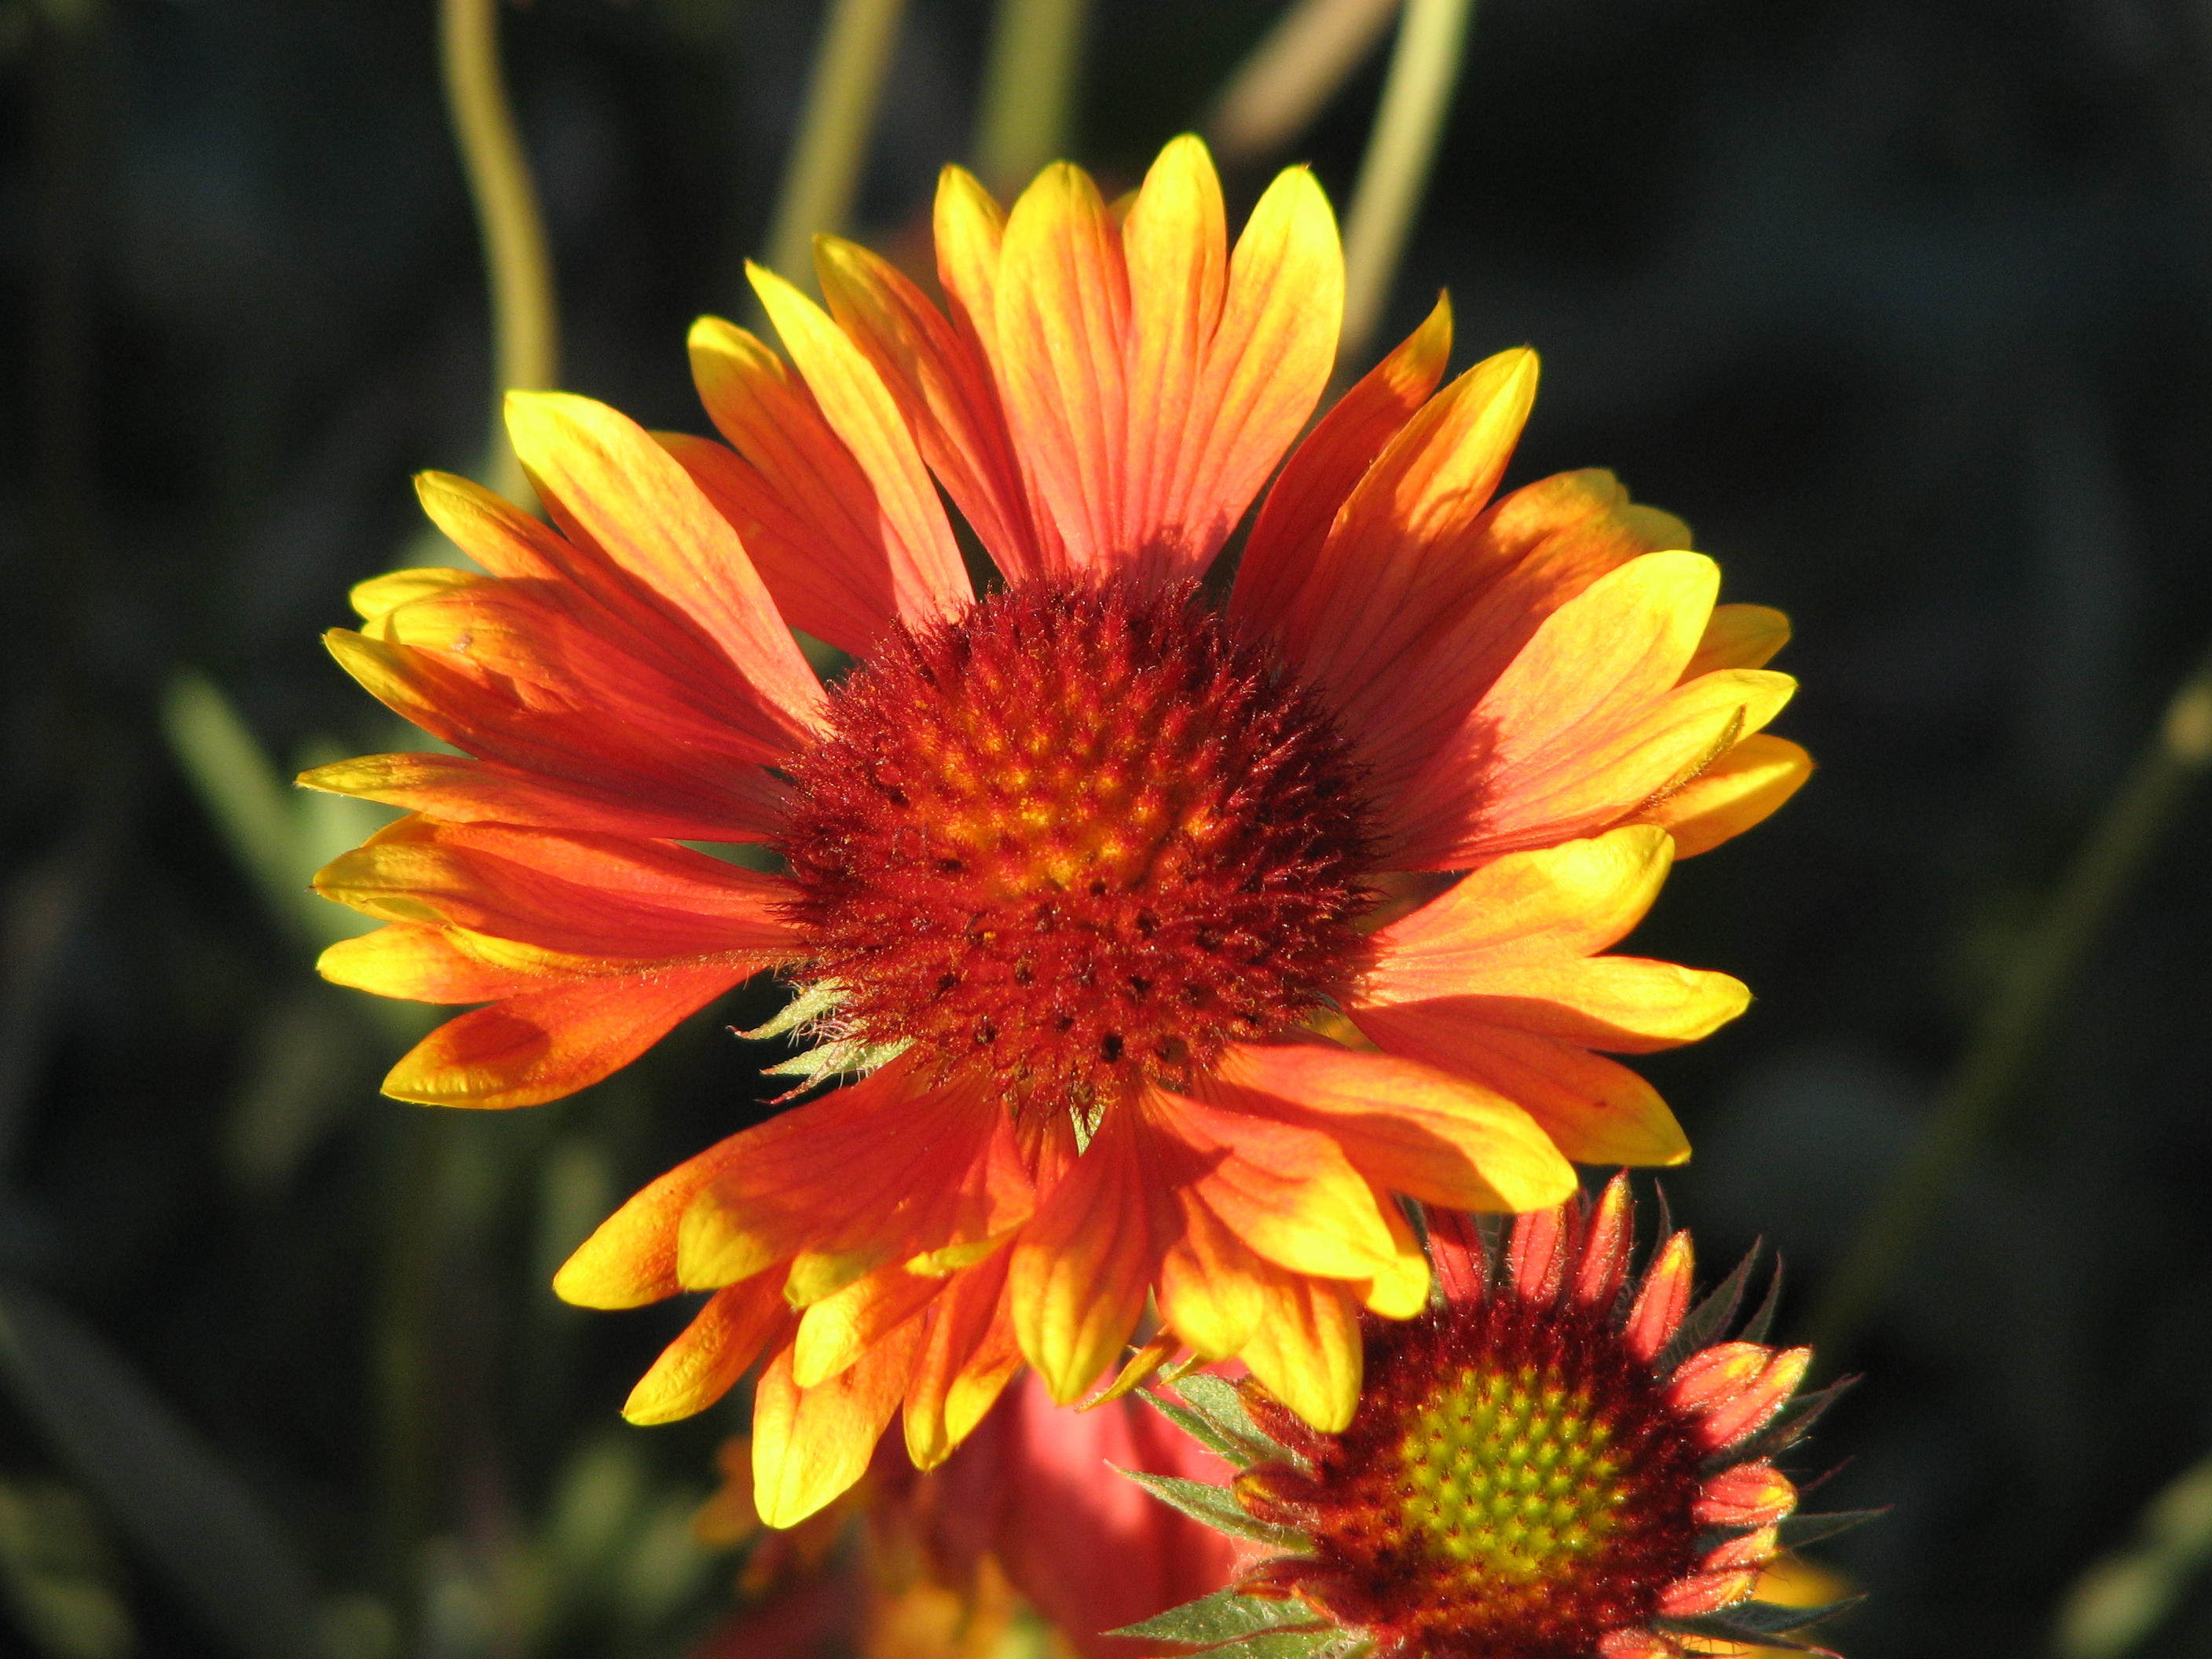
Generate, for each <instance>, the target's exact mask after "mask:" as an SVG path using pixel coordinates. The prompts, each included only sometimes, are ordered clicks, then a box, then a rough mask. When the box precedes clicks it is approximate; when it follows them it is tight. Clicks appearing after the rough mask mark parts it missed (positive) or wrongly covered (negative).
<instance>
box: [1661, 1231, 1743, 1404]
mask: <svg viewBox="0 0 2212 1659" xmlns="http://www.w3.org/2000/svg"><path fill="white" fill-rule="evenodd" d="M1758 1258H1759V1247H1758V1246H1757V1245H1755V1244H1754V1245H1753V1246H1752V1249H1751V1253H1750V1254H1749V1255H1746V1256H1745V1257H1744V1259H1743V1260H1742V1261H1739V1262H1737V1263H1736V1264H1735V1272H1733V1273H1730V1274H1729V1276H1728V1277H1727V1278H1726V1279H1723V1280H1721V1282H1720V1283H1719V1284H1717V1285H1714V1286H1713V1288H1712V1291H1711V1294H1710V1295H1708V1296H1706V1297H1705V1298H1704V1300H1702V1301H1700V1302H1699V1304H1697V1305H1696V1306H1695V1307H1693V1308H1692V1309H1691V1310H1689V1312H1687V1313H1686V1314H1684V1315H1683V1316H1682V1322H1681V1323H1680V1325H1677V1326H1676V1327H1675V1328H1674V1335H1673V1336H1671V1337H1669V1338H1668V1340H1667V1346H1665V1347H1663V1348H1662V1349H1661V1350H1660V1351H1659V1357H1658V1358H1656V1359H1655V1360H1653V1361H1652V1362H1651V1374H1652V1375H1653V1376H1673V1375H1674V1368H1675V1367H1676V1366H1677V1365H1679V1364H1681V1363H1682V1362H1683V1361H1684V1360H1685V1359H1687V1358H1689V1357H1690V1356H1691V1355H1692V1354H1693V1353H1695V1352H1698V1350H1699V1349H1700V1348H1709V1347H1711V1346H1712V1345H1713V1344H1714V1343H1715V1342H1717V1341H1718V1340H1720V1338H1721V1334H1722V1333H1723V1331H1725V1330H1727V1328H1728V1325H1729V1321H1730V1320H1732V1319H1734V1318H1735V1310H1737V1309H1738V1308H1740V1307H1741V1306H1742V1305H1743V1287H1744V1286H1745V1285H1747V1283H1749V1282H1750V1279H1751V1264H1752V1263H1753V1261H1757V1260H1758Z"/></svg>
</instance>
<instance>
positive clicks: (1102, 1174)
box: [1007, 1109, 1173, 1406]
mask: <svg viewBox="0 0 2212 1659" xmlns="http://www.w3.org/2000/svg"><path fill="white" fill-rule="evenodd" d="M1147 1138H1148V1137H1147V1134H1146V1131H1145V1130H1144V1129H1143V1128H1142V1127H1141V1126H1140V1124H1139V1117H1138V1114H1137V1113H1136V1112H1134V1111H1131V1110H1118V1111H1117V1110H1110V1109H1109V1111H1108V1112H1107V1113H1106V1114H1105V1116H1104V1119H1103V1121H1101V1123H1100V1124H1099V1126H1098V1130H1097V1133H1096V1134H1094V1135H1092V1136H1091V1144H1090V1146H1087V1147H1085V1149H1084V1152H1083V1155H1082V1157H1080V1158H1077V1159H1076V1160H1075V1162H1074V1164H1073V1165H1072V1166H1070V1168H1069V1169H1068V1170H1067V1171H1066V1174H1065V1175H1064V1176H1062V1177H1061V1178H1060V1181H1059V1182H1058V1184H1057V1185H1056V1186H1054V1188H1052V1190H1051V1191H1050V1193H1049V1194H1048V1195H1047V1196H1046V1198H1045V1199H1044V1201H1043V1202H1042V1204H1041V1205H1040V1206H1038V1209H1037V1212H1036V1216H1035V1218H1032V1219H1031V1221H1030V1224H1029V1225H1028V1226H1026V1227H1025V1228H1024V1229H1023V1230H1022V1236H1021V1237H1020V1238H1019V1239H1018V1240H1017V1241H1016V1242H1015V1243H1014V1247H1013V1259H1012V1264H1011V1267H1010V1270H1009V1274H1008V1282H1007V1296H1008V1298H1009V1301H1010V1304H1011V1305H1012V1311H1013V1323H1014V1332H1015V1334H1016V1336H1017V1337H1018V1339H1019V1340H1020V1342H1021V1346H1022V1352H1023V1353H1024V1355H1025V1356H1026V1357H1027V1358H1028V1359H1029V1362H1030V1364H1032V1365H1034V1366H1036V1369H1037V1374H1038V1375H1039V1376H1042V1378H1043V1379H1044V1383H1045V1387H1046V1388H1047V1389H1049V1390H1050V1392H1051V1394H1052V1397H1053V1398H1054V1400H1055V1401H1059V1402H1060V1404H1061V1405H1064V1406H1065V1405H1073V1403H1074V1402H1075V1401H1078V1400H1080V1399H1081V1398H1082V1397H1083V1396H1084V1395H1085V1394H1086V1393H1088V1392H1089V1391H1090V1389H1091V1383H1093V1382H1095V1381H1096V1380H1097V1377H1098V1375H1099V1373H1100V1372H1102V1371H1103V1370H1105V1369H1106V1367H1107V1366H1108V1365H1109V1364H1110V1363H1112V1361H1113V1360H1114V1358H1115V1357H1116V1356H1117V1355H1118V1354H1119V1353H1120V1352H1121V1345H1122V1344H1123V1343H1124V1342H1125V1341H1127V1340H1128V1336H1129V1333H1130V1331H1131V1330H1133V1328H1135V1326H1136V1323H1137V1316H1138V1315H1139V1314H1140V1313H1141V1312H1143V1310H1144V1305H1145V1293H1146V1291H1147V1289H1149V1288H1150V1286H1151V1284H1152V1279H1153V1276H1154V1273H1155V1271H1156V1269H1157V1267H1158V1261H1159V1255H1160V1251H1161V1249H1162V1247H1163V1244H1164V1241H1165V1238H1166V1237H1168V1236H1169V1233H1170V1229H1171V1227H1172V1225H1173V1224H1172V1219H1171V1218H1170V1217H1169V1216H1168V1215H1167V1214H1166V1213H1165V1209H1166V1203H1167V1200H1166V1194H1165V1190H1164V1187H1163V1186H1162V1185H1161V1182H1160V1180H1159V1177H1158V1175H1157V1174H1156V1172H1155V1170H1153V1169H1152V1167H1151V1166H1152V1162H1153V1158H1154V1156H1155V1154H1153V1153H1152V1150H1151V1149H1150V1148H1148V1147H1147V1146H1146V1144H1145V1142H1146V1139H1147Z"/></svg>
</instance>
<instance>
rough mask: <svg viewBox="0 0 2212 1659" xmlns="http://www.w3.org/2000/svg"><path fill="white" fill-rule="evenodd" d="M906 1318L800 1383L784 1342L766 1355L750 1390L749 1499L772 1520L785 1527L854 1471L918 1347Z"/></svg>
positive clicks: (887, 1416)
mask: <svg viewBox="0 0 2212 1659" xmlns="http://www.w3.org/2000/svg"><path fill="white" fill-rule="evenodd" d="M920 1348H921V1326H920V1323H919V1322H915V1321H909V1322H908V1323H907V1324H905V1325H903V1326H902V1327H901V1328H899V1329H898V1330H897V1331H896V1332H895V1333H894V1334H892V1335H891V1337H890V1339H889V1340H886V1341H884V1342H881V1343H878V1345H877V1346H875V1347H873V1348H872V1349H870V1350H869V1351H868V1352H867V1353H866V1355H865V1356H864V1357H863V1358H861V1359H860V1362H859V1363H858V1364H855V1365H853V1366H852V1367H850V1368H849V1369H848V1370H843V1371H840V1372H839V1373H838V1374H837V1375H836V1376H833V1377H831V1378H830V1379H829V1381H828V1382H826V1383H819V1384H817V1386H815V1387H813V1388H811V1389H802V1388H800V1387H799V1385H798V1383H796V1382H794V1381H793V1376H792V1370H791V1363H792V1356H791V1350H790V1349H788V1348H786V1349H783V1350H782V1351H781V1352H778V1353H777V1354H776V1355H775V1358H772V1359H770V1360H769V1364H768V1369H767V1370H765V1371H763V1373H762V1374H761V1379H760V1382H759V1383H758V1384H757V1386H756V1387H755V1389H754V1390H753V1429H752V1434H753V1502H754V1503H755V1504H757V1506H758V1507H759V1509H760V1516H761V1519H762V1520H763V1521H765V1522H768V1524H769V1526H771V1527H792V1526H796V1525H798V1524H799V1522H801V1521H804V1520H805V1518H806V1517H807V1516H810V1515H812V1514H813V1513H814V1512H815V1511H816V1510H819V1509H821V1508H822V1507H823V1505H824V1504H828V1503H829V1501H830V1500H831V1499H833V1498H836V1497H837V1496H838V1495H839V1494H840V1493H841V1492H844V1491H845V1490H846V1489H847V1488H848V1487H849V1486H852V1484H853V1483H854V1481H855V1480H859V1479H860V1475H861V1474H862V1472H863V1471H865V1470H866V1468H867V1467H868V1459H869V1456H870V1455H872V1453H873V1452H874V1450H875V1449H876V1442H877V1440H878V1438H879V1437H881V1436H882V1434H883V1431H884V1425H886V1424H888V1423H889V1422H890V1420H891V1413H894V1412H896V1410H897V1409H898V1405H899V1401H900V1399H901V1397H902V1396H903V1395H904V1394H905V1393H906V1389H907V1385H908V1382H909V1381H910V1380H911V1379H912V1377H913V1375H914V1367H915V1358H916V1356H917V1354H918V1353H919V1352H920Z"/></svg>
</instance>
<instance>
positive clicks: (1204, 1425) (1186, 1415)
mask: <svg viewBox="0 0 2212 1659" xmlns="http://www.w3.org/2000/svg"><path fill="white" fill-rule="evenodd" d="M1184 1380H1185V1381H1186V1382H1188V1380H1189V1379H1188V1378H1185V1379H1184ZM1137 1398H1138V1399H1139V1400H1141V1401H1144V1402H1145V1403H1146V1405H1147V1406H1150V1407H1152V1409H1153V1410H1154V1411H1156V1412H1158V1413H1159V1414H1160V1415H1161V1416H1162V1417H1164V1418H1166V1419H1167V1420H1168V1421H1169V1422H1170V1423H1172V1424H1174V1425H1176V1427H1177V1428H1179V1429H1181V1430H1182V1431H1183V1432H1184V1433H1185V1434H1187V1435H1188V1436H1189V1437H1191V1438H1192V1439H1194V1440H1195V1441H1197V1442H1198V1443H1199V1444H1200V1445H1201V1446H1203V1447H1205V1448H1206V1450H1208V1451H1210V1452H1212V1453H1214V1454H1215V1455H1218V1456H1221V1457H1225V1458H1226V1459H1228V1460H1229V1462H1231V1463H1232V1464H1234V1465H1235V1466H1236V1467H1237V1468H1240V1469H1246V1468H1251V1467H1252V1464H1253V1462H1254V1459H1253V1458H1252V1457H1251V1456H1250V1455H1249V1454H1248V1453H1247V1452H1246V1451H1245V1450H1244V1449H1243V1448H1242V1447H1240V1446H1238V1445H1237V1443H1236V1442H1235V1441H1234V1440H1232V1439H1231V1438H1230V1437H1229V1436H1228V1434H1227V1433H1226V1432H1225V1431H1223V1430H1220V1429H1218V1428H1216V1427H1215V1426H1214V1425H1213V1423H1212V1419H1209V1418H1206V1417H1203V1416H1201V1415H1200V1413H1197V1412H1194V1411H1193V1410H1192V1409H1191V1408H1190V1407H1188V1406H1185V1405H1181V1404H1178V1403H1177V1402H1176V1401H1172V1400H1170V1399H1169V1398H1168V1397H1167V1396H1166V1395H1164V1394H1160V1393H1158V1392H1157V1391H1155V1390H1154V1389H1138V1390H1137Z"/></svg>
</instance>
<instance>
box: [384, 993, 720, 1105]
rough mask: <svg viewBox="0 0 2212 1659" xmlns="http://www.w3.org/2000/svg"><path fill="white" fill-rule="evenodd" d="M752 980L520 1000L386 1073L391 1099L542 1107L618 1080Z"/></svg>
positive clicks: (467, 1019)
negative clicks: (688, 1020)
mask: <svg viewBox="0 0 2212 1659" xmlns="http://www.w3.org/2000/svg"><path fill="white" fill-rule="evenodd" d="M753 972H754V969H752V968H751V967H750V966H743V965H739V966H732V965H730V964H728V963H704V964H698V965H690V966H686V965H682V964H677V965H662V966H655V967H653V968H651V969H649V971H647V972H643V973H640V974H635V975H618V974H617V975H604V976H597V977H592V978H587V979H577V980H574V981H570V982H568V983H566V984H558V985H555V986H553V987H550V988H549V989H546V990H542V991H531V992H526V993H524V994H520V995H518V996H511V997H508V998H507V999H506V1000H503V1001H501V1002H497V1003H495V1004H493V1005H492V1006H490V1007H488V1008H477V1009H475V1010H473V1011H471V1012H468V1013H465V1014H463V1015H461V1016H460V1018H458V1019H450V1020H447V1022H446V1023H445V1024H443V1025H441V1026H440V1027H439V1028H438V1029H437V1030H435V1031H433V1032H431V1033H430V1035H429V1036H426V1037H424V1038H423V1039H422V1042H418V1043H416V1045H415V1046H414V1048H410V1049H409V1050H408V1051H407V1053H406V1054H404V1056H402V1057H401V1059H400V1061H399V1063H398V1065H396V1066H393V1067H392V1070H391V1071H390V1072H388V1073H386V1075H385V1079H384V1083H383V1085H382V1086H383V1090H384V1092H385V1093H386V1094H387V1095H390V1096H391V1097H392V1098H393V1099H395V1100H411V1101H414V1102H416V1103H418V1104H421V1105H424V1106H476V1107H497V1108H504V1107H510V1106H542V1105H544V1103H546V1102H547V1101H549V1100H560V1099H562V1098H564V1097H567V1096H569V1095H572V1094H574V1093H575V1092H576V1091H578V1090H579V1089H583V1088H587V1087H589V1086H590V1085H592V1084H594V1083H598V1082H599V1081H601V1080H602V1079H606V1078H609V1077H611V1076H612V1075H613V1074H614V1073H617V1072H618V1071H620V1070H621V1069H622V1068H623V1066H627V1065H629V1063H630V1061H632V1060H635V1059H636V1058H637V1057H638V1056H639V1055H640V1054H643V1053H644V1052H645V1051H646V1050H647V1048H651V1047H652V1046H653V1044H654V1043H656V1042H659V1040H660V1039H661V1038H662V1037H664V1036H667V1035H668V1033H669V1032H670V1031H671V1030H673V1029H674V1028H675V1026H676V1024H677V1023H678V1021H679V1020H682V1019H684V1018H685V1017H686V1016H687V1015H690V1014H694V1013H696V1012H698V1011H699V1010H700V1009H702V1008H703V1007H705V1006H707V1005H708V1003H710V1002H712V1001H713V1000H714V999H715V998H716V997H718V996H720V995H721V994H723V993H724V992H726V991H728V990H731V989H732V988H734V987H736V986H738V984H740V983H742V982H743V981H745V980H746V979H748V978H750V976H751V975H752V973H753Z"/></svg>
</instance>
